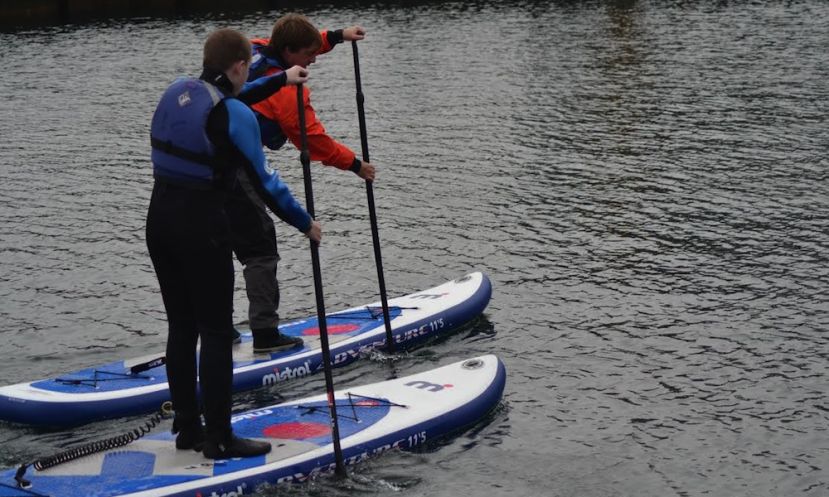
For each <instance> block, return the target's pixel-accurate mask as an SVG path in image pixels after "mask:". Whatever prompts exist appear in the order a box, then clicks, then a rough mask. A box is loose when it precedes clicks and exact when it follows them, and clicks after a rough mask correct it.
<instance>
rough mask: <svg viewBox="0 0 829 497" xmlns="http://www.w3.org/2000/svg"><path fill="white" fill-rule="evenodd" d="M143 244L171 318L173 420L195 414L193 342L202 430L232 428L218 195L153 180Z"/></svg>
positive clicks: (222, 432)
mask: <svg viewBox="0 0 829 497" xmlns="http://www.w3.org/2000/svg"><path fill="white" fill-rule="evenodd" d="M147 246H148V248H149V250H150V256H151V258H152V260H153V265H154V267H155V270H156V274H157V276H158V280H159V284H160V286H161V293H162V297H163V299H164V306H165V309H166V311H167V317H168V322H169V330H170V331H169V338H168V341H167V373H168V379H169V383H170V392H171V396H172V399H173V407H174V409H175V410H176V418H177V420H181V421H182V422H187V419H188V418H190V417H191V416H193V414H194V412H195V416H196V419H197V418H198V412H199V409H198V403H197V401H196V360H195V356H196V340H197V339H198V338H201V352H200V361H201V364H205V365H209V367H201V368H199V379H200V382H201V392H202V403H203V404H204V414H205V423H206V425H207V426H206V431H207V435H208V436H211V434H214V436H217V437H220V438H224V437H227V436H229V434H230V410H231V402H232V390H231V382H232V374H233V362H232V347H231V342H232V339H233V335H232V305H233V260H232V253H231V246H230V230H229V225H228V222H227V217H226V215H225V213H224V210H223V196H221V195H220V194H218V193H216V192H209V191H197V190H188V189H185V188H180V187H171V186H170V185H156V187H155V188H154V191H153V199H152V201H151V202H150V211H149V214H148V218H147Z"/></svg>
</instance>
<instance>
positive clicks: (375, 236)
mask: <svg viewBox="0 0 829 497" xmlns="http://www.w3.org/2000/svg"><path fill="white" fill-rule="evenodd" d="M351 48H352V51H353V53H354V81H355V83H356V86H357V116H358V118H359V120H360V143H361V144H362V146H363V160H364V161H366V162H371V161H370V160H369V157H368V136H367V133H366V111H365V109H364V108H363V102H364V101H365V97H364V96H363V85H362V82H361V80H360V55H359V52H358V50H357V40H352V41H351ZM366 196H367V197H368V214H369V218H370V220H371V240H372V242H373V243H374V260H375V262H376V265H377V281H378V282H379V283H380V302H381V303H382V305H383V322H385V324H386V345H387V347H388V350H389V352H390V353H392V354H393V353H394V338H393V337H392V333H391V318H390V317H389V302H388V298H387V297H386V280H385V278H384V277H383V258H382V256H381V255H380V233H379V231H378V229H377V212H376V211H375V209H374V186H373V185H372V182H371V181H369V180H366Z"/></svg>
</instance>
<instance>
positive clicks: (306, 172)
mask: <svg viewBox="0 0 829 497" xmlns="http://www.w3.org/2000/svg"><path fill="white" fill-rule="evenodd" d="M296 103H297V110H298V111H299V134H300V144H301V147H300V153H299V160H300V161H301V162H302V176H303V178H304V180H305V204H306V208H307V210H308V214H310V215H311V218H312V219H315V216H314V191H313V187H312V185H311V155H310V154H309V153H308V132H307V131H306V129H305V102H304V101H303V96H302V84H301V83H300V84H298V85H297V86H296ZM311 264H312V266H313V269H314V293H315V294H316V297H317V320H318V321H319V330H320V346H321V347H322V365H323V371H324V372H325V390H326V393H327V394H328V410H329V412H330V413H331V436H332V438H333V440H334V460H335V462H336V469H335V471H334V472H335V474H337V475H338V476H345V474H346V473H345V463H344V462H343V450H342V447H340V428H339V423H338V422H337V404H336V402H335V399H334V378H333V376H332V374H331V349H330V348H329V346H328V327H327V325H326V321H325V302H324V301H323V295H322V272H321V271H320V254H319V243H317V242H315V241H314V240H311Z"/></svg>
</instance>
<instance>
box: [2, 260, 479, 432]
mask: <svg viewBox="0 0 829 497" xmlns="http://www.w3.org/2000/svg"><path fill="white" fill-rule="evenodd" d="M491 294H492V287H491V285H490V282H489V279H488V278H487V277H486V275H484V274H482V273H477V272H476V273H471V274H468V275H466V276H464V277H462V278H458V279H456V280H453V281H450V282H448V283H444V284H442V285H440V286H436V287H434V288H430V289H429V290H425V291H422V292H417V293H412V294H410V295H405V296H402V297H397V298H393V299H389V301H388V305H389V315H390V319H391V327H392V332H393V336H394V341H395V344H396V345H397V346H399V347H398V348H407V347H410V346H412V345H415V344H417V343H419V342H422V341H424V340H427V339H430V338H433V337H436V336H439V335H441V334H444V333H447V332H449V331H451V330H453V329H456V328H457V327H458V326H460V325H462V324H464V323H466V322H468V321H470V320H471V319H473V318H475V317H476V316H478V315H479V314H480V313H481V312H483V310H484V309H485V308H486V306H487V304H488V303H489V298H490V296H491ZM380 305H381V304H380V303H379V302H377V303H373V304H369V305H367V306H362V307H354V308H351V309H347V310H344V311H341V312H336V313H332V314H328V315H327V318H326V323H327V329H328V335H329V345H330V350H331V362H332V364H333V365H334V366H342V365H344V364H348V363H349V362H351V361H353V360H355V359H357V358H359V357H360V355H361V354H364V353H365V352H367V351H369V350H371V349H374V348H377V347H381V346H383V345H384V343H385V337H386V331H385V323H384V320H383V313H382V308H381V307H380ZM279 331H280V332H281V333H283V334H285V335H290V336H298V337H302V339H303V340H304V341H305V344H304V346H303V347H302V348H296V349H292V350H288V351H281V352H274V353H266V354H254V353H253V338H252V336H251V334H250V333H249V332H248V333H244V334H243V335H242V343H240V344H238V345H235V346H234V350H233V362H234V364H233V388H234V390H235V391H240V390H246V389H251V388H256V387H260V386H263V385H272V384H275V383H279V382H283V381H286V380H291V379H294V378H299V377H303V376H305V375H308V374H311V373H315V372H317V371H320V370H322V369H323V364H322V351H321V348H320V341H319V323H318V321H317V319H316V318H309V319H303V320H299V321H293V322H289V323H285V324H283V325H280V327H279ZM162 357H163V354H161V353H160V354H155V355H149V356H145V357H140V358H137V359H134V360H125V361H117V362H111V363H108V364H103V365H100V366H96V367H92V368H88V369H83V370H80V371H75V372H72V373H67V374H64V375H61V376H58V377H56V378H49V379H44V380H40V381H35V382H30V383H18V384H16V385H9V386H4V387H0V419H2V420H6V421H13V422H17V423H26V424H32V425H41V426H55V427H61V426H71V425H78V424H83V423H88V422H90V421H94V420H97V419H106V418H113V417H118V416H126V415H130V414H138V413H142V412H149V411H153V410H157V409H159V408H160V407H161V405H162V404H163V403H164V402H165V401H166V400H168V399H169V391H168V388H167V373H166V370H165V367H164V365H163V363H162V362H160V361H157V362H156V361H155V360H156V359H160V358H162ZM136 365H142V366H143V368H146V367H150V366H154V367H150V369H147V370H146V371H143V372H137V373H134V372H132V369H133V367H134V366H136ZM138 369H142V368H141V367H139V368H138Z"/></svg>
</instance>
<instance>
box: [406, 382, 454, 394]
mask: <svg viewBox="0 0 829 497" xmlns="http://www.w3.org/2000/svg"><path fill="white" fill-rule="evenodd" d="M406 386H407V387H414V388H419V389H421V390H428V391H430V392H440V391H441V390H443V389H444V388H452V387H453V386H454V385H451V384H449V383H447V384H445V385H438V384H437V383H430V382H428V381H423V380H416V381H410V382H408V383H406Z"/></svg>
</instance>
